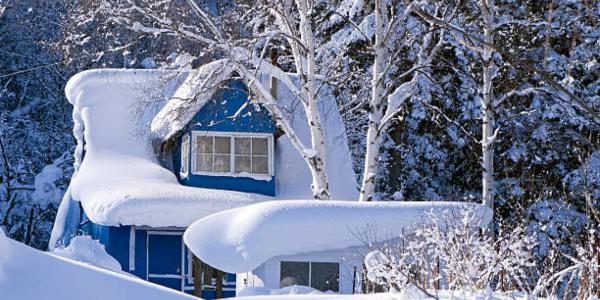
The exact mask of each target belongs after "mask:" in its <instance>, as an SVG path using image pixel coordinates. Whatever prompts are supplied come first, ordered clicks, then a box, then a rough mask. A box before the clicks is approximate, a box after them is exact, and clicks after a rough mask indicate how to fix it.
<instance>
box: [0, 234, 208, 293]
mask: <svg viewBox="0 0 600 300" xmlns="http://www.w3.org/2000/svg"><path fill="white" fill-rule="evenodd" d="M0 299H2V300H26V299H35V300H44V299H48V300H71V299H72V300H82V299H86V300H94V299H98V300H106V299H144V300H152V299H157V300H158V299H161V300H165V299H173V300H178V299H197V298H194V297H191V296H188V295H185V294H183V293H180V292H177V291H174V290H171V289H168V288H165V287H162V286H159V285H155V284H152V283H149V282H146V281H144V280H141V279H138V278H135V277H133V276H128V275H123V274H119V273H115V272H112V271H108V270H105V269H102V268H98V267H95V266H92V265H90V264H86V263H82V262H77V261H73V260H70V259H67V258H63V257H60V256H57V255H53V254H50V253H47V252H42V251H39V250H35V249H33V248H31V247H28V246H26V245H24V244H21V243H19V242H16V241H13V240H11V239H8V238H7V237H6V236H5V235H4V232H3V231H2V229H0Z"/></svg>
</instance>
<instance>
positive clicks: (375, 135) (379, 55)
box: [359, 0, 388, 201]
mask: <svg viewBox="0 0 600 300" xmlns="http://www.w3.org/2000/svg"><path fill="white" fill-rule="evenodd" d="M387 23H388V22H387V7H386V4H385V2H384V1H382V0H376V1H375V60H374V62H373V78H372V82H371V86H372V89H371V101H370V103H369V108H370V110H369V125H368V129H367V145H366V154H365V166H364V170H363V178H362V184H361V188H360V198H359V201H372V200H373V197H374V194H375V177H376V175H377V167H378V162H379V152H380V150H381V138H380V137H381V119H382V118H383V112H384V107H383V104H384V101H383V97H384V93H385V91H384V78H383V76H384V75H383V72H384V69H385V62H386V60H387V59H388V53H387V45H386V44H385V29H386V27H387Z"/></svg>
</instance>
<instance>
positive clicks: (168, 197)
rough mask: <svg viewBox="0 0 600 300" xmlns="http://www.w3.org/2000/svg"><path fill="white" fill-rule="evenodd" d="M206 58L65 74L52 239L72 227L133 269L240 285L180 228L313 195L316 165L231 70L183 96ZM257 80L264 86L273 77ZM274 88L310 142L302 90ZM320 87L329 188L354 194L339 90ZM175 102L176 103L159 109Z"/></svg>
mask: <svg viewBox="0 0 600 300" xmlns="http://www.w3.org/2000/svg"><path fill="white" fill-rule="evenodd" d="M216 64H218V62H216ZM209 66H210V65H208V66H206V67H205V66H203V67H201V68H199V69H197V70H193V71H190V72H189V73H186V74H180V73H174V72H168V71H159V70H108V69H106V70H91V71H85V72H82V73H79V74H77V75H75V76H74V77H73V78H71V79H70V80H69V82H68V84H67V86H66V95H67V98H68V100H69V101H70V103H71V104H73V121H74V129H73V133H74V136H75V138H76V139H77V148H76V150H75V174H74V175H73V178H72V181H71V183H70V186H69V188H68V190H67V192H66V194H65V197H64V199H63V201H62V202H61V204H60V207H59V210H58V214H57V219H56V221H55V225H54V228H53V231H52V236H51V241H50V245H49V248H50V249H52V248H55V247H61V246H64V245H68V243H69V241H70V239H71V238H72V237H73V236H75V235H90V236H92V237H93V238H94V239H98V240H99V241H100V242H101V243H102V244H103V245H105V248H106V251H107V252H108V253H109V254H110V255H111V256H113V257H114V258H115V259H116V260H117V261H118V262H119V263H120V264H121V267H122V269H123V271H126V272H128V273H131V274H133V275H135V276H137V277H139V278H142V279H144V280H147V281H150V282H154V283H157V284H160V285H163V286H166V287H170V288H173V289H177V290H180V291H185V292H187V293H194V292H195V293H196V295H201V296H202V297H203V298H207V299H211V298H216V297H229V296H233V295H234V294H235V290H236V275H235V274H234V273H231V272H230V273H223V272H221V271H219V270H218V269H214V268H212V267H211V266H210V265H208V264H206V263H204V262H201V261H199V260H197V259H196V258H194V256H193V255H192V253H191V252H190V251H189V249H188V248H187V247H186V246H185V244H184V243H183V239H182V235H183V232H184V230H185V229H186V228H187V227H188V226H189V225H190V224H192V223H193V222H194V221H196V220H198V219H201V218H203V217H206V216H209V215H212V214H215V213H219V212H222V211H224V210H227V209H232V208H237V207H242V206H246V205H250V204H254V203H259V202H263V201H272V200H289V199H310V198H311V195H312V193H311V190H310V182H311V176H310V173H309V170H308V168H307V166H306V165H305V163H304V161H303V159H302V157H301V156H300V155H299V153H298V152H297V151H296V150H295V149H294V148H293V147H292V145H291V143H290V142H289V140H288V139H287V137H286V136H285V135H284V134H282V133H281V132H280V131H279V130H278V129H277V127H276V126H275V123H274V122H273V120H272V119H271V116H270V114H269V113H268V112H267V111H266V110H265V109H263V108H262V107H260V106H259V105H256V104H254V103H253V102H252V101H249V94H250V93H249V92H248V90H247V88H246V86H245V85H244V84H243V82H242V81H240V80H238V79H236V78H235V76H234V74H231V73H229V74H226V75H224V76H222V77H221V78H218V79H219V80H223V81H222V82H223V83H222V84H218V82H212V84H211V85H210V87H208V88H206V89H204V90H202V91H196V92H195V94H194V95H195V96H194V97H191V98H190V99H189V101H187V102H186V101H183V100H182V97H181V95H182V94H186V93H188V94H189V93H190V84H192V85H193V83H194V82H195V81H196V80H198V78H199V77H202V78H204V79H207V78H208V77H206V76H205V77H203V74H206V72H207V70H208V69H209ZM213 66H214V63H213ZM263 77H264V76H263ZM265 78H266V77H265ZM264 82H265V83H264V84H265V88H269V86H268V82H269V80H265V81H264ZM273 92H274V93H276V94H277V95H278V97H277V100H278V103H279V105H280V106H281V108H282V110H283V111H285V112H286V113H287V114H288V118H289V120H290V124H291V126H292V127H293V128H294V130H295V131H296V134H297V135H298V136H299V137H300V138H301V139H302V140H303V141H304V142H305V143H309V141H310V139H309V137H310V136H309V130H308V128H307V122H306V119H305V117H304V112H303V109H302V105H300V103H299V102H298V99H296V98H295V97H293V96H292V94H291V93H290V91H289V90H287V89H286V88H285V87H284V85H278V86H277V87H276V90H275V89H274V90H273ZM321 98H322V99H321V100H322V101H320V105H319V110H320V114H321V116H322V120H323V122H324V124H325V128H324V130H325V136H326V139H327V144H328V148H327V150H326V152H327V161H326V164H327V167H328V169H329V170H330V172H329V174H328V176H329V179H330V182H329V184H330V191H331V194H332V197H334V198H335V199H344V200H355V199H357V197H358V195H357V189H356V179H355V178H354V172H353V170H352V164H351V158H350V155H349V150H348V145H347V141H346V136H345V130H344V127H343V125H342V120H341V117H340V115H339V112H338V110H337V108H336V104H335V100H334V98H333V97H330V96H328V95H327V94H325V91H323V93H322V95H321ZM173 113H179V114H180V115H177V117H175V118H172V119H166V117H168V116H169V115H170V114H173ZM157 120H158V121H157ZM265 246H267V245H265ZM196 274H200V276H195V275H196Z"/></svg>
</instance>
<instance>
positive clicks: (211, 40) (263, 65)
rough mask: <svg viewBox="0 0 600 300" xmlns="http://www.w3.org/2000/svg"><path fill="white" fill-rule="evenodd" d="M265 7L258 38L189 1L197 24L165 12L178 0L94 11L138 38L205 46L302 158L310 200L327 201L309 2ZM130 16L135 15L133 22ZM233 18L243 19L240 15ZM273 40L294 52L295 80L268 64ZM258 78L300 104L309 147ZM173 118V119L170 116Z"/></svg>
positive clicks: (107, 5) (123, 4)
mask: <svg viewBox="0 0 600 300" xmlns="http://www.w3.org/2000/svg"><path fill="white" fill-rule="evenodd" d="M266 4H267V5H270V6H271V9H270V10H268V13H270V14H272V15H273V16H274V17H275V19H276V21H275V23H274V24H273V25H274V26H270V27H265V28H266V29H265V30H264V31H263V32H261V33H260V35H251V36H249V37H240V36H239V35H235V34H231V33H229V32H227V31H225V30H223V28H220V27H219V26H218V25H219V24H217V23H216V22H215V21H214V19H213V18H212V17H211V16H210V15H209V14H208V13H207V12H205V11H204V9H203V8H201V7H200V6H199V5H197V4H196V2H194V1H192V0H189V1H186V5H187V7H186V9H187V10H189V11H191V13H193V14H194V15H195V18H193V19H191V20H196V21H197V22H191V23H187V22H182V21H181V19H178V16H177V15H174V14H173V12H171V11H169V9H170V8H172V7H177V6H178V5H179V2H177V1H164V2H161V3H158V4H157V3H155V2H154V1H149V0H144V1H136V2H134V1H130V0H127V1H104V5H101V6H100V7H99V8H98V9H99V10H100V11H102V12H103V13H106V14H108V15H109V16H111V17H110V20H111V21H112V22H114V23H115V24H118V25H122V26H124V27H125V28H127V29H129V30H132V31H134V32H137V33H139V34H142V35H153V36H162V35H165V36H172V37H175V38H176V39H178V40H182V41H190V42H193V43H196V44H198V45H201V46H202V47H205V49H206V50H205V51H203V53H210V52H214V53H216V54H215V55H214V56H220V57H223V59H224V60H223V64H224V65H230V67H231V68H232V70H234V71H236V72H237V73H238V74H240V75H241V77H242V79H243V80H244V81H245V82H246V83H247V85H248V86H249V87H250V89H251V91H252V92H254V93H255V94H256V95H257V96H258V99H257V100H258V101H259V102H260V103H261V104H263V105H264V106H265V107H266V108H267V109H268V110H269V112H270V113H271V114H272V115H273V119H274V120H275V122H276V123H277V125H278V126H279V127H280V128H281V129H282V130H283V131H284V132H285V134H286V136H287V137H288V138H289V139H290V142H291V143H292V145H293V146H294V147H295V148H296V150H298V152H299V153H300V154H301V156H302V157H303V159H304V161H305V162H306V165H307V166H308V168H309V170H310V173H311V175H312V184H311V189H312V191H313V196H314V198H316V199H322V200H325V199H329V198H330V193H329V183H328V178H327V172H326V160H325V159H326V158H325V140H324V134H323V128H322V126H321V121H320V116H319V111H318V108H317V104H318V92H319V86H320V85H319V83H318V79H317V67H316V60H315V57H316V55H315V45H314V39H315V36H314V32H313V28H312V21H311V14H312V13H313V2H312V1H308V0H297V1H294V2H292V1H274V2H269V1H267V2H266ZM179 9H181V7H179ZM263 12H264V11H263ZM134 16H138V17H136V18H134ZM294 16H297V17H298V18H297V19H296V18H294ZM238 17H240V18H242V19H243V18H244V16H238ZM274 37H283V39H284V40H286V41H287V42H288V44H287V46H288V47H289V49H290V51H291V52H292V54H293V55H292V57H293V61H294V66H295V69H294V70H293V71H294V72H295V73H296V74H297V78H298V80H297V81H296V80H295V79H294V77H295V76H294V75H290V74H287V73H285V72H284V71H283V70H282V69H281V68H280V67H278V66H275V65H273V64H271V63H269V62H267V60H266V57H265V55H266V51H265V50H266V49H267V48H268V45H269V43H270V41H271V40H272V39H273V38H274ZM257 50H258V51H257ZM261 50H262V51H261ZM198 60H200V57H198ZM263 75H268V76H273V77H275V78H276V79H277V80H278V81H279V82H281V83H282V84H283V85H284V86H285V87H286V88H287V89H289V90H290V91H291V92H292V94H293V95H294V96H296V97H297V98H298V99H299V100H300V102H301V103H302V105H303V108H304V112H305V115H306V119H307V122H308V127H309V129H310V134H311V140H310V144H309V145H305V144H304V142H303V141H301V140H300V138H299V137H298V136H297V135H296V133H295V132H294V130H293V128H292V127H291V126H290V125H289V123H288V121H287V118H286V115H285V114H284V113H283V112H282V110H281V108H280V107H279V105H278V104H277V102H276V99H274V98H273V97H272V96H271V95H270V93H269V91H268V89H265V88H264V87H263V86H262V82H261V80H262V76H263ZM194 99H195V97H193V96H191V97H190V98H189V99H188V100H190V105H193V103H191V102H193V101H194ZM172 117H175V118H176V117H177V116H176V115H172ZM162 121H163V122H169V121H171V120H168V119H164V120H162ZM156 126H160V125H159V124H157V125H156ZM163 138H164V137H163Z"/></svg>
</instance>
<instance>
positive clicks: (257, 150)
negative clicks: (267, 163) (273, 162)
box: [252, 138, 269, 155]
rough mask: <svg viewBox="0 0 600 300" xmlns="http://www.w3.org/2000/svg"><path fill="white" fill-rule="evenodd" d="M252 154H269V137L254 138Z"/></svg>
mask: <svg viewBox="0 0 600 300" xmlns="http://www.w3.org/2000/svg"><path fill="white" fill-rule="evenodd" d="M252 154H253V155H256V154H258V155H268V154H269V146H268V139H266V138H253V139H252Z"/></svg>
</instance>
